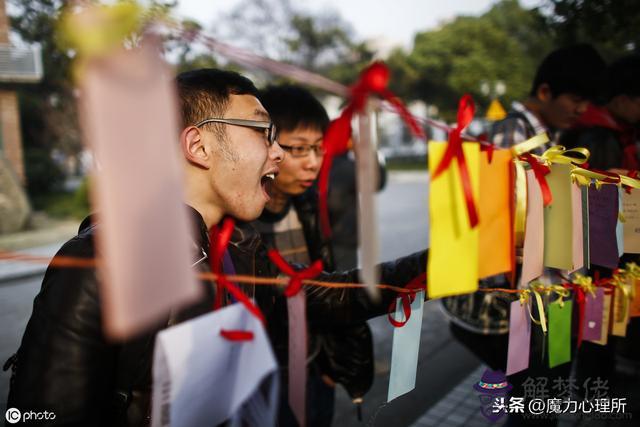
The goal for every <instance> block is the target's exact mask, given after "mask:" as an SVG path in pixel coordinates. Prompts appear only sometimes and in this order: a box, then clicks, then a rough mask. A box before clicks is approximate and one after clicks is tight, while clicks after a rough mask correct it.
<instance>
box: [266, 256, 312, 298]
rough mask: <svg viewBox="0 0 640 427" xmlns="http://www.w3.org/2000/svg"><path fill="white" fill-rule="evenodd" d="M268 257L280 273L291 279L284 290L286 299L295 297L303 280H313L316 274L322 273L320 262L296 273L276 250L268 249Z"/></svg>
mask: <svg viewBox="0 0 640 427" xmlns="http://www.w3.org/2000/svg"><path fill="white" fill-rule="evenodd" d="M268 255H269V259H270V260H271V262H273V263H274V264H275V265H276V267H278V269H279V270H280V271H282V272H283V273H284V274H286V275H287V276H289V277H290V278H291V279H290V280H289V285H288V286H287V287H286V288H285V290H284V294H285V295H286V296H287V297H292V296H295V295H297V294H298V292H300V289H301V288H302V281H303V280H306V279H313V278H314V277H316V276H317V275H318V274H320V273H322V261H320V260H317V261H316V262H314V263H313V264H311V266H310V267H308V268H305V269H303V270H299V271H296V270H294V269H293V267H291V266H290V265H289V263H287V261H285V259H284V258H282V255H280V252H278V251H277V250H275V249H269V252H268Z"/></svg>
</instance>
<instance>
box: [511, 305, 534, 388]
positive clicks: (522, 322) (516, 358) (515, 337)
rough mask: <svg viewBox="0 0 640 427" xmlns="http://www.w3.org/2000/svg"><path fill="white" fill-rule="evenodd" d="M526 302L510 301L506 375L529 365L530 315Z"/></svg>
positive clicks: (522, 369)
mask: <svg viewBox="0 0 640 427" xmlns="http://www.w3.org/2000/svg"><path fill="white" fill-rule="evenodd" d="M527 307H528V303H527V304H525V305H521V304H520V301H514V302H512V303H511V314H510V315H509V347H508V352H507V375H511V374H515V373H516V372H520V371H524V370H525V369H527V368H528V367H529V348H530V345H531V317H529V313H528V312H527V309H528V308H527Z"/></svg>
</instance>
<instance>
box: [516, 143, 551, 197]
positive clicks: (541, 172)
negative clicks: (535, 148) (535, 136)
mask: <svg viewBox="0 0 640 427" xmlns="http://www.w3.org/2000/svg"><path fill="white" fill-rule="evenodd" d="M520 158H521V159H522V160H524V161H525V162H527V163H529V165H530V166H531V169H532V170H533V174H534V175H535V177H536V179H537V180H538V184H539V185H540V191H542V204H543V205H544V206H549V205H550V204H551V202H552V201H553V195H552V194H551V188H549V184H548V183H547V179H546V178H545V175H548V174H549V173H550V172H551V168H550V167H549V166H547V165H545V164H543V163H541V162H539V161H538V160H537V159H536V158H535V157H533V155H531V153H524V154H522V155H521V156H520Z"/></svg>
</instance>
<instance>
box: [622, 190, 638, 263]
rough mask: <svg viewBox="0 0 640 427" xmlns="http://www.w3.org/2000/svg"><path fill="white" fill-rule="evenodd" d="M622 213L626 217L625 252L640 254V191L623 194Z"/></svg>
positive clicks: (624, 225)
mask: <svg viewBox="0 0 640 427" xmlns="http://www.w3.org/2000/svg"><path fill="white" fill-rule="evenodd" d="M622 213H623V215H624V220H625V221H624V224H623V227H624V237H623V241H624V252H625V253H627V254H640V191H638V190H636V189H632V190H631V193H627V192H626V191H625V192H623V193H622Z"/></svg>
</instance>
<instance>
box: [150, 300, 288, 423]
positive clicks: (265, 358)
mask: <svg viewBox="0 0 640 427" xmlns="http://www.w3.org/2000/svg"><path fill="white" fill-rule="evenodd" d="M222 330H242V331H250V332H252V333H253V339H252V340H251V341H238V342H235V341H228V340H227V339H225V338H224V337H223V336H221V331H222ZM277 370H278V365H277V362H276V359H275V356H274V354H273V351H272V349H271V345H270V344H269V338H268V337H267V334H266V332H265V330H264V327H263V325H262V323H261V322H260V321H259V320H258V319H257V318H256V317H255V316H253V315H252V314H250V313H249V312H248V311H247V310H246V309H245V308H244V307H243V306H242V305H241V304H232V305H229V306H227V307H224V308H222V309H219V310H216V311H214V312H212V313H209V314H205V315H203V316H200V317H197V318H195V319H192V320H189V321H186V322H182V323H180V324H178V325H176V326H173V327H170V328H167V329H165V330H163V331H161V332H159V333H158V335H157V338H156V344H155V351H154V356H153V392H152V398H153V400H152V404H151V410H152V413H151V425H152V426H153V427H161V426H162V427H165V426H172V427H201V426H209V425H219V424H221V423H223V422H225V421H227V420H232V422H231V424H232V425H233V420H236V421H239V422H240V424H238V425H261V426H262V425H264V426H273V425H275V415H276V410H277V399H278V373H277Z"/></svg>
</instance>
